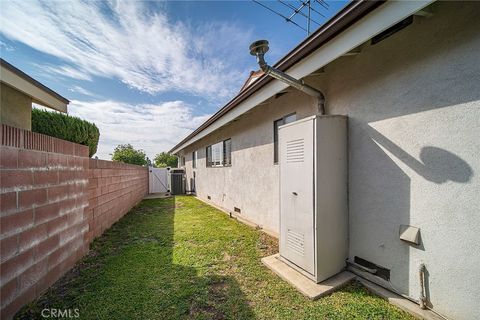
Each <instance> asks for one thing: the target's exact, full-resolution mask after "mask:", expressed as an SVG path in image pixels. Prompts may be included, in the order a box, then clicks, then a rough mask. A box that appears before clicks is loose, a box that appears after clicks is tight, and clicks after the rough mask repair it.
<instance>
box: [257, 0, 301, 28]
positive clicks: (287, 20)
mask: <svg viewBox="0 0 480 320" xmlns="http://www.w3.org/2000/svg"><path fill="white" fill-rule="evenodd" d="M252 1H253V2H255V3H256V4H259V5H261V6H262V7H264V8H265V9H267V10H270V11H271V12H273V13H275V14H276V15H278V16H280V17H282V18H283V19H285V21H286V22H291V23H292V24H294V25H296V26H297V27H299V28H300V29H302V30H303V31H307V29H305V28H304V27H302V26H301V25H299V24H298V23H296V22H295V21H293V20H291V19H290V18H288V17H286V16H284V15H283V14H281V13H280V12H277V11H275V10H273V9H272V8H270V7H267V6H266V5H264V4H263V3H261V2H260V1H257V0H252Z"/></svg>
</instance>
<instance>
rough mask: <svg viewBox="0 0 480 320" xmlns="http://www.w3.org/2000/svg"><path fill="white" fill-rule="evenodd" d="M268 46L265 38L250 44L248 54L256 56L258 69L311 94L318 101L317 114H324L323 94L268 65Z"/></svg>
mask: <svg viewBox="0 0 480 320" xmlns="http://www.w3.org/2000/svg"><path fill="white" fill-rule="evenodd" d="M268 49H269V47H268V41H267V40H258V41H255V42H254V43H252V44H251V45H250V54H251V55H252V56H256V57H257V62H258V65H259V66H260V69H261V70H262V71H263V72H265V73H266V74H267V75H269V76H271V77H273V78H275V79H278V80H280V81H283V82H285V83H286V84H288V85H290V86H292V87H294V88H296V89H298V90H300V91H303V92H305V93H306V94H308V95H309V96H313V97H316V98H317V101H318V112H319V114H321V115H323V114H325V96H324V95H323V93H322V92H321V91H320V90H318V89H315V88H313V87H311V86H309V85H308V84H306V83H305V82H304V81H303V80H298V79H295V78H294V77H292V76H290V75H288V74H286V73H284V72H282V71H280V70H278V69H276V68H274V67H272V66H269V65H268V64H267V63H266V62H265V53H267V51H268Z"/></svg>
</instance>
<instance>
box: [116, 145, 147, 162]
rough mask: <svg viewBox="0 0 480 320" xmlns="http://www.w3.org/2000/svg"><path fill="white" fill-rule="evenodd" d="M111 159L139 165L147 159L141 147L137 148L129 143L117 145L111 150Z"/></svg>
mask: <svg viewBox="0 0 480 320" xmlns="http://www.w3.org/2000/svg"><path fill="white" fill-rule="evenodd" d="M112 160H113V161H120V162H123V163H130V164H136V165H139V166H145V165H147V164H148V161H149V160H148V158H147V156H146V154H145V152H144V151H143V150H142V149H139V150H137V149H135V148H134V147H133V146H132V145H131V144H120V145H118V146H117V147H116V148H115V150H114V151H113V155H112Z"/></svg>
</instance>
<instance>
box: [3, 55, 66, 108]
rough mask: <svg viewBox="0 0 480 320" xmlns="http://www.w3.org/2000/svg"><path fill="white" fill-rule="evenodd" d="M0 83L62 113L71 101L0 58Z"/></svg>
mask: <svg viewBox="0 0 480 320" xmlns="http://www.w3.org/2000/svg"><path fill="white" fill-rule="evenodd" d="M0 66H1V77H0V81H1V82H3V83H5V84H7V85H9V86H10V87H13V88H15V89H16V90H19V91H21V92H23V93H25V94H26V95H28V96H30V97H31V98H32V100H33V101H34V102H35V103H38V104H41V105H42V106H45V107H49V108H52V109H55V110H57V111H61V112H67V105H68V104H69V103H70V101H69V100H68V99H66V98H64V97H62V96H61V95H59V94H58V93H56V92H55V91H53V90H52V89H50V88H48V87H47V86H45V85H43V84H41V83H40V82H38V81H37V80H35V79H33V78H32V77H30V76H29V75H28V74H26V73H25V72H23V71H22V70H20V69H18V68H16V67H14V66H13V65H11V64H10V63H8V62H7V61H5V60H3V59H2V58H0Z"/></svg>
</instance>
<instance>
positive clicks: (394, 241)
mask: <svg viewBox="0 0 480 320" xmlns="http://www.w3.org/2000/svg"><path fill="white" fill-rule="evenodd" d="M432 11H433V15H432V16H431V17H417V16H416V17H415V19H414V22H413V24H412V25H410V26H408V27H407V28H405V29H403V30H401V31H399V32H398V33H395V34H394V35H392V36H390V37H388V38H387V39H385V40H383V41H381V42H379V43H377V44H375V45H371V44H370V43H365V44H364V45H362V48H361V53H360V54H358V55H354V56H345V57H341V58H339V59H337V60H336V61H334V62H332V63H330V64H329V65H327V66H326V67H325V73H324V74H322V75H320V76H315V77H307V78H306V79H305V80H306V81H307V82H309V83H311V84H312V85H314V86H315V87H317V88H319V89H321V90H322V91H323V92H325V94H326V97H327V107H328V112H329V113H330V114H343V115H348V117H349V257H350V258H351V259H353V258H354V257H355V256H358V257H361V258H364V259H367V260H369V261H371V262H374V263H376V264H379V265H381V266H384V267H386V268H389V269H390V270H391V279H390V280H391V283H392V285H393V287H394V288H395V289H397V290H398V291H400V292H402V293H404V294H407V295H409V296H410V297H412V298H415V299H418V297H419V294H420V286H419V280H418V268H419V264H420V263H422V262H423V263H425V264H426V267H427V281H426V283H427V287H426V293H427V297H428V299H429V301H430V304H431V305H430V307H432V308H433V309H434V310H436V311H437V312H439V313H441V314H444V315H447V316H449V317H451V318H454V319H474V318H476V317H477V316H478V314H480V304H478V301H480V289H479V286H478V285H477V284H478V283H480V272H479V270H478V266H479V265H480V248H479V246H478V244H479V243H480V232H479V231H480V230H479V226H480V215H479V212H480V197H479V195H480V178H479V172H480V141H479V137H480V55H479V52H480V36H479V33H478V30H480V20H479V19H478V16H479V14H480V3H477V2H468V3H462V4H461V5H459V4H455V3H449V2H439V3H435V4H434V5H433V7H432ZM267 102H268V103H267V104H264V105H260V106H258V107H256V108H255V109H253V110H252V111H251V112H249V113H248V114H245V115H243V116H242V117H241V118H240V119H239V120H238V121H235V122H233V123H231V124H229V125H227V126H225V127H224V128H222V129H219V130H217V131H216V132H214V133H212V134H210V135H209V136H207V137H205V138H203V139H201V140H199V141H198V142H196V143H195V144H193V145H191V146H189V147H188V148H186V149H185V150H183V151H184V152H185V155H186V159H187V163H186V169H187V176H188V179H187V181H190V179H191V178H192V168H191V152H192V151H193V150H199V161H198V163H197V169H195V171H196V187H197V196H198V197H199V198H201V199H204V200H207V195H208V196H210V197H211V200H210V201H211V202H212V203H214V204H216V205H218V206H221V207H223V208H225V209H226V210H228V211H232V212H233V207H234V206H235V207H239V208H241V210H242V212H241V215H242V216H243V217H245V218H246V219H248V220H250V221H252V222H254V223H256V224H258V225H260V226H262V227H264V228H266V229H269V230H273V231H275V232H278V230H279V228H278V224H279V212H278V199H279V198H278V197H279V192H278V179H279V177H278V166H276V165H273V121H274V120H276V119H278V118H280V117H282V116H284V115H286V114H289V113H291V112H297V115H298V117H297V118H298V119H299V118H303V117H305V116H308V115H311V114H314V113H315V103H314V101H313V100H311V99H310V98H308V97H306V96H305V95H304V94H302V93H299V92H296V91H293V90H292V91H291V92H289V93H287V94H286V95H283V96H281V97H279V98H278V99H274V98H272V99H270V100H268V101H267ZM227 138H231V139H232V148H233V153H232V166H231V167H226V168H206V164H205V147H206V146H207V145H209V144H212V143H215V142H218V141H221V140H223V139H227ZM401 224H405V225H411V226H414V227H417V228H420V234H421V243H420V245H418V246H416V245H411V244H409V243H407V242H403V241H402V240H400V239H399V227H400V225H401Z"/></svg>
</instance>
